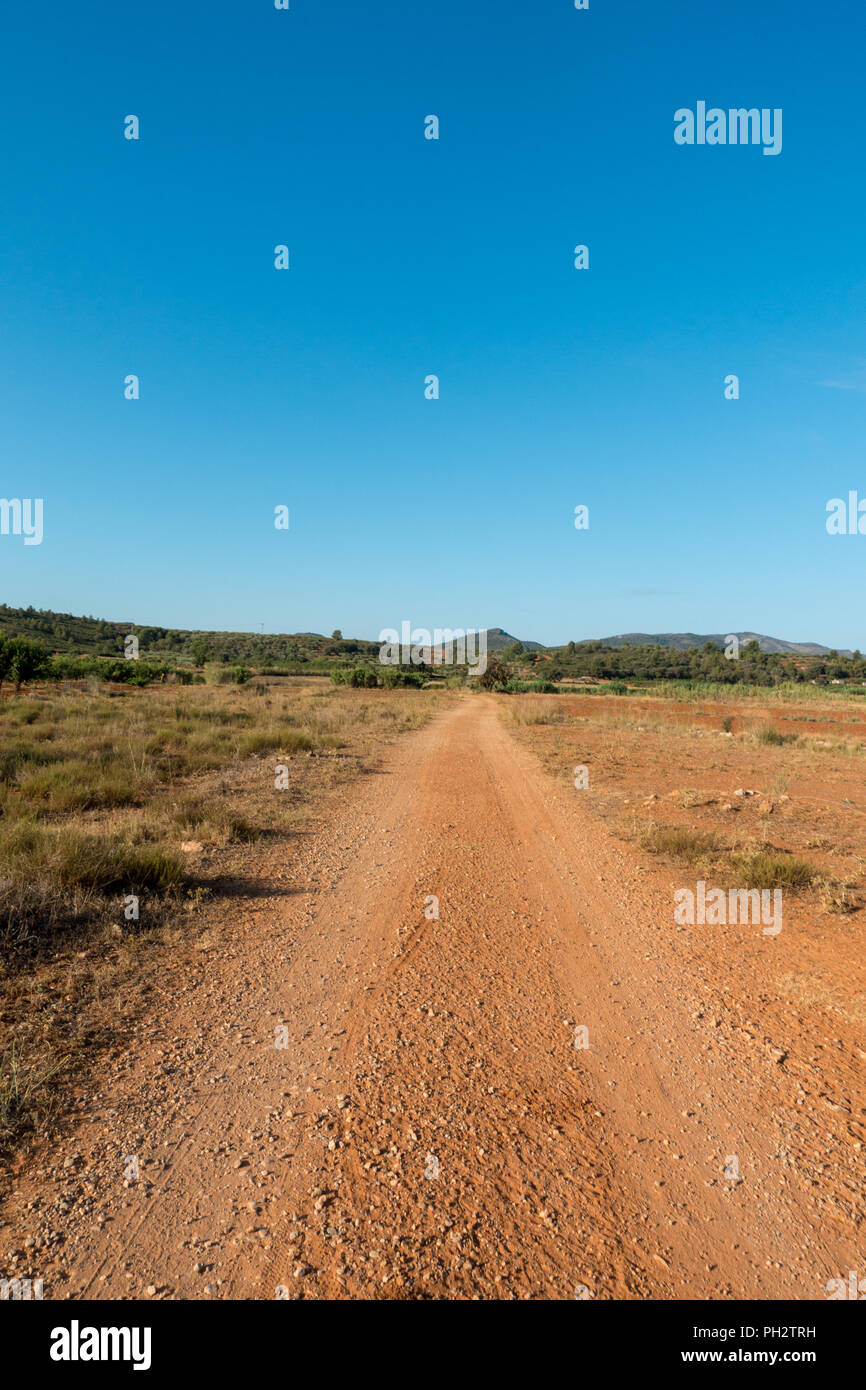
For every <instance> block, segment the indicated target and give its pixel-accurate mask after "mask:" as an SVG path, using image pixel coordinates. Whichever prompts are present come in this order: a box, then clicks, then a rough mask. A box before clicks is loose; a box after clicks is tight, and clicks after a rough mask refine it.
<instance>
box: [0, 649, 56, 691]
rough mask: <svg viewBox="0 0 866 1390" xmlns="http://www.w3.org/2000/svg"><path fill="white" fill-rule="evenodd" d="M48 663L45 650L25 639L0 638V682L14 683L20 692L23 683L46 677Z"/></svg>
mask: <svg viewBox="0 0 866 1390" xmlns="http://www.w3.org/2000/svg"><path fill="white" fill-rule="evenodd" d="M50 664H51V663H50V661H49V658H48V653H47V652H46V650H45V648H44V647H42V646H40V645H39V643H38V642H28V641H27V639H26V637H0V680H7V681H14V682H15V689H16V690H20V689H21V687H22V685H23V684H24V682H25V681H35V680H39V679H40V678H41V677H43V676H47V674H48V671H49V668H50Z"/></svg>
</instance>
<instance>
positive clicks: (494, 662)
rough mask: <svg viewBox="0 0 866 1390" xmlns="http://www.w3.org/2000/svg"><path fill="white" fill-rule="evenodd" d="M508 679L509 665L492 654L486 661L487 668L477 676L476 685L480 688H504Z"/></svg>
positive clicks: (509, 676)
mask: <svg viewBox="0 0 866 1390" xmlns="http://www.w3.org/2000/svg"><path fill="white" fill-rule="evenodd" d="M510 680H511V668H510V666H506V665H505V662H504V661H500V660H499V658H498V657H496V656H492V657H490V659H489V661H488V662H487V670H486V671H484V672H483V673H482V675H480V676H479V677H478V686H479V689H481V690H504V689H505V687H506V685H507V684H508V682H509V681H510Z"/></svg>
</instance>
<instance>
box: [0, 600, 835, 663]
mask: <svg viewBox="0 0 866 1390" xmlns="http://www.w3.org/2000/svg"><path fill="white" fill-rule="evenodd" d="M486 632H487V650H488V652H501V651H505V650H506V648H508V647H513V646H514V644H515V642H517V641H518V640H519V641H520V642H521V643H522V645H523V649H524V651H526V652H527V653H537V652H543V653H547V652H556V653H557V654H558V655H557V658H556V659H557V661H559V660H560V658H561V657H562V655H563V653H564V650H565V646H566V644H565V643H559V644H557V645H555V646H550V647H546V646H545V645H544V644H543V643H542V642H535V641H532V640H530V639H529V638H526V637H524V638H520V639H518V638H516V637H513V636H512V635H511V633H510V632H506V630H505V629H504V628H502V627H489V628H487V629H486ZM129 633H134V634H135V635H136V636H137V637H138V638H139V642H140V644H141V650H142V655H149V656H153V657H162V658H166V659H168V658H170V659H173V660H175V661H178V660H179V661H180V662H181V663H183V662H191V661H192V660H193V658H194V657H195V658H196V659H198V658H199V657H200V656H201V654H202V652H204V653H205V655H206V659H207V660H208V661H232V662H238V661H239V662H254V663H256V664H257V665H264V666H266V665H268V664H272V665H274V666H279V667H283V666H286V665H288V666H291V667H292V668H297V669H300V668H306V669H317V670H328V669H330V668H331V667H332V666H333V665H334V664H335V663H336V664H338V665H339V664H345V663H346V662H351V661H353V660H357V661H364V660H365V659H366V660H370V659H373V658H375V657H376V656H377V655H378V652H379V642H378V641H376V640H371V639H370V638H345V637H343V636H342V634H340V635H339V636H334V637H325V636H323V635H322V634H320V633H316V632H296V633H260V632H209V631H203V632H202V631H196V630H194V629H187V628H166V627H158V626H152V625H142V624H141V623H133V622H114V621H112V622H109V621H107V620H105V619H103V618H92V617H77V616H75V615H74V614H72V613H55V612H54V611H52V610H51V609H37V608H32V607H31V608H11V607H9V606H8V605H6V604H0V636H4V637H29V638H33V639H35V640H37V641H39V642H41V643H42V645H43V646H44V647H46V649H47V650H48V651H49V652H50V653H52V654H54V653H58V654H62V655H70V656H105V657H118V656H122V655H123V642H124V638H125V637H126V636H127V635H128V634H129ZM735 635H736V636H737V637H738V638H739V641H740V643H741V645H742V646H745V645H746V643H748V642H757V643H758V646H759V648H760V650H761V651H762V652H766V653H774V654H777V655H780V656H803V657H811V656H815V657H824V656H828V655H829V653H830V651H831V648H829V647H823V646H821V645H820V644H819V643H817V642H787V641H784V640H783V639H782V638H779V637H766V636H764V635H763V634H761V633H758V632H738V633H736V634H735ZM726 636H727V634H725V633H711V634H709V635H707V634H701V633H697V632H656V633H649V632H626V633H620V634H619V635H618V636H616V637H600V638H584V639H581V640H577V639H576V640H575V647H576V649H577V650H578V651H587V650H598V649H599V648H605V649H609V650H613V651H616V650H622V649H623V648H625V647H662V648H669V649H671V650H673V651H676V652H686V651H688V650H689V649H690V648H700V647H703V646H704V644H705V643H707V642H711V643H712V644H713V646H714V647H718V648H719V649H722V648H724V646H725V638H726ZM839 655H840V656H850V655H851V653H850V651H842V650H839Z"/></svg>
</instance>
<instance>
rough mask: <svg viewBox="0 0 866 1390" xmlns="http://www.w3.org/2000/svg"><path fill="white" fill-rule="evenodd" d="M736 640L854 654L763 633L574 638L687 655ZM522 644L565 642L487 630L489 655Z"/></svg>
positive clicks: (791, 651) (764, 647) (812, 652)
mask: <svg viewBox="0 0 866 1390" xmlns="http://www.w3.org/2000/svg"><path fill="white" fill-rule="evenodd" d="M729 636H730V637H736V638H737V639H738V641H739V643H740V645H741V646H745V645H746V643H747V642H757V644H758V646H759V648H760V650H761V651H762V652H779V653H781V654H782V655H787V656H829V654H830V652H831V651H836V652H837V653H838V655H839V656H851V652H850V651H849V650H847V649H845V650H843V649H842V648H841V647H822V646H821V645H820V643H818V642H786V641H785V640H784V639H783V638H781V637H766V636H765V635H764V634H763V633H760V632H734V633H720V632H712V633H700V632H623V633H620V634H619V635H618V636H616V637H581V638H575V639H574V643H575V646H577V647H580V646H582V645H583V644H584V643H586V642H593V643H596V642H599V643H601V645H602V646H603V647H612V648H619V647H673V648H674V649H675V650H676V651H681V652H684V651H688V650H689V648H690V647H702V646H704V644H705V643H706V642H712V644H713V646H714V647H719V648H720V649H723V648H724V647H725V645H726V643H727V639H728V637H729ZM518 641H519V642H520V643H521V644H522V646H523V648H524V650H525V651H528V652H552V651H561V650H562V648H563V647H564V646H566V643H565V642H555V643H553V644H552V645H551V646H549V647H545V646H544V644H543V643H541V642H530V641H528V640H527V639H526V638H524V637H521V638H517V637H512V636H511V633H510V632H506V631H505V629H504V628H501V627H489V628H487V650H488V651H489V652H501V651H504V650H505V649H506V648H507V647H513V646H514V644H515V642H518Z"/></svg>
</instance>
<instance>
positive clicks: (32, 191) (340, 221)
mask: <svg viewBox="0 0 866 1390" xmlns="http://www.w3.org/2000/svg"><path fill="white" fill-rule="evenodd" d="M864 52H866V17H864V11H863V9H862V7H861V6H859V5H856V4H854V3H853V0H822V3H821V4H820V5H815V4H813V3H811V0H809V3H807V0H728V3H726V4H724V5H713V4H710V3H696V0H667V3H665V0H657V2H656V3H649V0H647V2H646V3H639V0H590V9H589V10H588V11H585V12H583V11H580V12H579V11H576V10H575V9H574V8H573V5H572V3H571V0H437V3H435V4H430V5H427V4H420V3H417V4H416V3H409V0H377V2H376V3H371V4H359V3H358V0H291V9H290V10H289V11H288V12H281V11H276V10H275V9H274V8H273V4H272V0H232V2H231V3H230V2H229V0H212V2H211V0H183V3H178V0H171V3H169V0H154V2H153V3H148V4H124V3H118V2H117V0H111V3H108V0H89V3H88V4H86V5H71V4H66V3H61V0H49V2H48V3H42V4H38V5H30V6H25V5H23V4H17V5H14V6H10V7H7V10H6V13H5V16H4V19H3V24H2V44H0V78H2V80H0V112H2V127H0V128H2V136H0V151H2V153H0V161H2V164H0V198H2V215H0V286H2V288H0V296H2V321H3V329H2V340H0V439H2V479H0V495H3V496H6V497H43V498H44V500H45V536H44V540H43V543H42V544H41V545H40V546H31V547H24V546H23V543H22V541H21V538H20V537H12V536H0V597H2V599H4V600H5V601H6V602H8V603H10V604H15V605H26V604H28V603H32V604H34V605H35V606H37V607H47V608H54V609H62V610H64V611H70V612H74V613H92V614H95V615H98V616H101V617H107V618H112V619H117V620H122V621H135V622H140V623H158V624H165V625H170V626H180V627H196V628H211V627H212V628H236V629H246V630H257V629H258V628H259V626H260V625H262V624H263V625H264V629H265V631H299V630H310V631H322V632H326V633H330V632H331V630H332V629H333V628H335V627H340V628H341V629H342V630H343V632H344V633H345V634H346V635H355V636H365V637H370V636H372V637H375V636H376V635H377V634H378V631H379V629H380V628H381V627H384V626H399V624H400V622H401V621H403V620H404V619H407V620H409V621H411V622H412V623H413V624H415V625H417V626H426V627H429V628H433V627H436V626H440V627H443V626H452V627H453V626H458V625H461V626H464V627H468V626H470V625H471V626H475V627H479V626H486V625H501V626H503V627H505V628H507V629H508V630H509V631H511V632H514V633H516V634H517V635H519V636H522V637H527V638H534V639H536V640H540V641H543V642H555V641H566V640H568V639H569V638H575V639H577V638H581V637H590V636H601V635H606V634H610V633H616V632H622V631H631V630H644V631H680V630H692V631H702V632H728V631H736V630H739V629H746V628H748V629H755V630H758V631H763V632H768V633H771V634H773V635H775V636H780V637H785V638H789V639H792V640H814V641H820V642H825V643H827V644H829V645H838V646H846V647H849V646H850V647H855V646H859V647H861V648H866V618H864V603H863V595H864V585H863V576H864V570H866V536H856V537H853V536H846V537H830V536H828V535H827V533H826V530H825V506H826V503H827V501H828V499H830V498H831V497H836V496H845V495H846V494H847V492H848V491H849V489H859V491H860V495H861V496H866V450H864V424H866V335H864V327H866V262H864V207H866V181H864V152H866V103H864V101H863V96H862V92H863V62H864ZM698 100H706V101H707V102H708V104H709V105H718V106H720V107H722V108H728V107H732V106H734V107H736V106H746V107H752V106H756V107H772V108H775V107H781V108H782V110H783V112H784V122H783V132H784V137H783V149H782V153H781V154H780V155H779V156H777V157H774V158H768V157H765V156H763V155H762V153H761V151H760V149H758V148H752V147H747V148H741V147H730V146H729V147H723V148H722V147H719V148H710V147H706V146H705V147H703V148H699V147H679V146H677V145H676V144H675V143H674V140H673V128H674V120H673V116H674V111H675V110H676V109H677V108H679V107H684V106H690V107H692V108H694V107H695V105H696V103H697V101H698ZM128 114H136V115H138V116H139V117H140V120H141V139H140V140H139V141H138V142H133V141H127V140H125V139H124V138H123V120H124V117H125V116H127V115H128ZM429 114H436V115H438V116H439V118H440V121H441V138H440V140H439V141H438V142H434V141H427V140H425V139H424V124H423V123H424V117H425V116H426V115H429ZM279 243H285V244H287V245H288V246H289V248H290V255H291V268H290V270H289V271H287V272H278V271H276V270H275V269H274V266H273V261H274V247H275V246H276V245H277V244H279ZM578 243H586V244H588V245H589V248H590V269H589V271H587V272H578V271H576V270H575V269H574V268H573V247H574V246H575V245H576V244H578ZM129 373H136V374H137V375H138V376H139V377H140V379H141V399H140V400H139V401H132V402H131V401H126V400H125V399H124V396H123V382H124V378H125V377H126V376H127V374H129ZM430 373H436V374H437V375H438V376H439V377H440V379H441V397H440V399H439V400H438V401H428V400H425V398H424V380H425V377H426V376H427V375H428V374H430ZM728 373H736V374H737V375H738V376H739V377H740V383H741V387H740V389H741V397H740V399H739V400H738V401H726V400H725V399H724V394H723V390H724V378H725V377H726V375H727V374H728ZM831 383H832V384H831ZM281 503H282V504H285V505H287V506H288V507H289V508H290V510H291V529H290V530H289V531H288V532H284V531H278V530H276V529H275V528H274V526H273V509H274V507H275V506H277V505H278V504H281ZM579 503H585V504H587V505H588V506H589V507H590V529H589V531H587V532H577V531H575V529H574V526H573V513H574V507H575V506H576V505H577V504H579Z"/></svg>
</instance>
